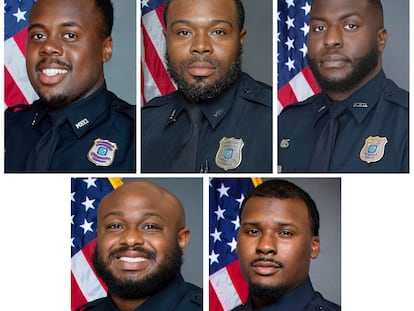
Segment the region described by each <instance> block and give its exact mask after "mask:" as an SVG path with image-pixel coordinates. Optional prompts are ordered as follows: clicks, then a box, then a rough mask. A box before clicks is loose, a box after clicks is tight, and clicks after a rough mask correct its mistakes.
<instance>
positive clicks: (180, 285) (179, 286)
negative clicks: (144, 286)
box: [76, 275, 202, 311]
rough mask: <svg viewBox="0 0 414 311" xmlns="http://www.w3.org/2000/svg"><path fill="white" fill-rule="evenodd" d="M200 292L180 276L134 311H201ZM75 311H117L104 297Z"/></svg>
mask: <svg viewBox="0 0 414 311" xmlns="http://www.w3.org/2000/svg"><path fill="white" fill-rule="evenodd" d="M201 310H202V290H201V288H199V287H197V286H195V285H194V284H191V283H186V282H185V281H184V280H183V278H182V276H181V275H180V277H179V278H177V279H176V280H175V281H174V282H172V283H171V284H170V285H168V286H167V287H165V288H164V289H163V290H161V291H160V292H158V293H157V294H155V295H154V296H152V297H150V298H149V299H148V300H146V301H145V302H144V303H143V304H142V305H141V306H139V307H138V308H136V309H135V311H201ZM76 311H119V309H118V308H117V307H115V306H114V304H113V302H112V300H111V298H110V297H104V298H100V299H97V300H94V301H92V302H89V303H87V304H86V305H84V306H82V307H80V308H78V309H76Z"/></svg>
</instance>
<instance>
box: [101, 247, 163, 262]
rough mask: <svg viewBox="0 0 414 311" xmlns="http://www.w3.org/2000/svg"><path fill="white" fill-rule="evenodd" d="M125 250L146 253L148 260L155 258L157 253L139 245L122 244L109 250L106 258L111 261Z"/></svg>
mask: <svg viewBox="0 0 414 311" xmlns="http://www.w3.org/2000/svg"><path fill="white" fill-rule="evenodd" d="M127 251H136V252H140V253H143V254H145V255H147V256H148V258H149V259H150V260H155V259H156V258H157V254H155V253H154V252H153V251H150V250H148V249H146V248H143V247H141V246H133V247H130V246H123V247H120V248H117V249H115V250H113V251H111V252H109V254H108V259H109V260H110V261H112V260H114V259H116V258H118V257H120V256H121V255H122V253H125V252H127Z"/></svg>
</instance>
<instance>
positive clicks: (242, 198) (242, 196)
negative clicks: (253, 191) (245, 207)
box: [236, 193, 244, 208]
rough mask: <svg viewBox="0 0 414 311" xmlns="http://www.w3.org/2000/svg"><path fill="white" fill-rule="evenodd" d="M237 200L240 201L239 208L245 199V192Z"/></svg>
mask: <svg viewBox="0 0 414 311" xmlns="http://www.w3.org/2000/svg"><path fill="white" fill-rule="evenodd" d="M236 201H237V202H239V208H240V206H241V205H242V203H243V201H244V194H243V193H242V194H241V197H240V199H236Z"/></svg>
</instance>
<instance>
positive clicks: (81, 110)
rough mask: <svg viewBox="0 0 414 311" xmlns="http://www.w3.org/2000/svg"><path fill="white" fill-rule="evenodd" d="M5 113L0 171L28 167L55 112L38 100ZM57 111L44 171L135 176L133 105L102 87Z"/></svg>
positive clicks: (27, 169)
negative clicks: (56, 131) (55, 134)
mask: <svg viewBox="0 0 414 311" xmlns="http://www.w3.org/2000/svg"><path fill="white" fill-rule="evenodd" d="M18 108H19V109H20V110H19V109H16V107H12V108H9V109H7V111H6V113H5V125H6V127H5V133H6V134H5V145H6V148H5V149H6V152H5V171H6V172H27V171H38V169H36V168H34V169H32V168H29V165H30V164H29V163H30V161H32V160H33V158H34V156H33V153H34V150H36V149H35V148H36V144H37V143H38V142H39V140H40V139H41V138H42V136H43V135H44V134H45V133H46V132H47V131H48V130H49V129H50V128H51V126H52V123H51V115H52V114H54V113H56V111H57V110H55V111H53V109H50V107H48V106H47V105H46V104H45V103H43V102H42V101H41V100H37V101H35V102H34V103H33V104H32V105H24V106H23V105H20V106H19V107H18ZM59 110H60V111H58V113H60V114H62V115H63V117H64V124H63V125H62V126H61V127H60V136H59V140H58V143H57V146H56V149H55V151H54V153H53V155H52V157H51V161H50V163H49V164H48V165H49V166H48V167H47V168H45V169H40V171H47V172H135V149H136V148H135V146H136V143H135V128H136V126H135V119H136V118H135V111H136V108H135V106H134V105H129V104H128V103H126V102H124V101H122V100H121V99H119V98H118V97H116V96H115V95H114V94H113V93H111V92H109V91H107V89H106V86H105V85H103V86H102V87H101V88H100V89H99V90H97V91H96V92H95V93H93V94H91V95H90V96H88V97H87V98H84V99H82V100H80V101H78V102H76V103H73V104H70V105H68V106H66V107H64V108H62V109H59Z"/></svg>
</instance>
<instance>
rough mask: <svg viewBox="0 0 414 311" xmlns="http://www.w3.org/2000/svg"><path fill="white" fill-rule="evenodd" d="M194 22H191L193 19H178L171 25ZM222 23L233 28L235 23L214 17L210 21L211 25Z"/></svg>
mask: <svg viewBox="0 0 414 311" xmlns="http://www.w3.org/2000/svg"><path fill="white" fill-rule="evenodd" d="M192 23H193V22H191V21H189V20H187V19H178V20H176V21H173V22H172V23H171V24H170V27H172V26H174V25H175V24H186V25H190V24H192ZM221 23H225V24H228V25H229V26H230V27H231V28H233V24H232V23H231V22H229V21H228V20H225V19H213V20H211V21H209V24H211V25H217V24H221Z"/></svg>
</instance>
